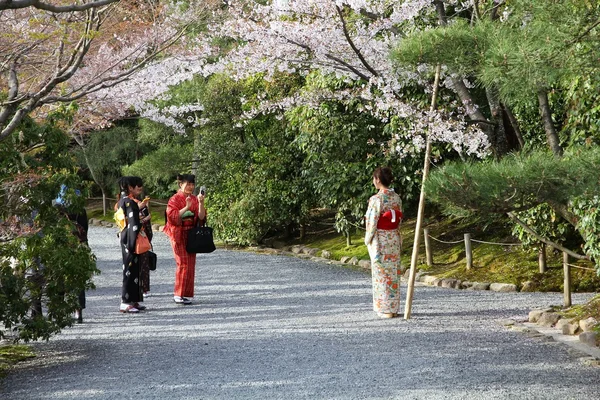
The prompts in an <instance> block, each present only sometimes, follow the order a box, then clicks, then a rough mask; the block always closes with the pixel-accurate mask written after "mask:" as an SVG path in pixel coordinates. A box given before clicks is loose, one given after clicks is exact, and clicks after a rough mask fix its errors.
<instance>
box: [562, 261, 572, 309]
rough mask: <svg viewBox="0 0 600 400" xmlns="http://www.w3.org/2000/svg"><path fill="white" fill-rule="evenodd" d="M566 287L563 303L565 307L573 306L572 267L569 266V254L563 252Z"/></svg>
mask: <svg viewBox="0 0 600 400" xmlns="http://www.w3.org/2000/svg"><path fill="white" fill-rule="evenodd" d="M563 273H564V284H563V285H564V289H563V303H564V306H565V307H571V268H569V255H568V254H567V253H564V252H563Z"/></svg>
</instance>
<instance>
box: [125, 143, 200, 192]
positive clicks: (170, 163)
mask: <svg viewBox="0 0 600 400" xmlns="http://www.w3.org/2000/svg"><path fill="white" fill-rule="evenodd" d="M193 150H194V149H193V146H192V145H189V144H188V145H179V144H175V145H165V146H162V147H160V148H158V149H157V150H155V151H153V152H150V153H148V154H146V155H145V156H143V157H142V158H140V159H139V160H137V161H135V162H134V163H132V164H130V165H129V166H125V167H124V168H123V169H122V171H121V172H122V174H123V175H135V176H139V177H141V178H142V179H143V180H144V191H145V192H146V193H151V194H152V197H156V198H167V197H169V196H170V195H171V194H172V193H173V191H174V190H176V189H177V188H176V187H175V186H174V181H175V177H176V176H177V174H178V173H180V172H181V171H188V170H189V169H190V166H191V162H190V160H191V159H192V156H193Z"/></svg>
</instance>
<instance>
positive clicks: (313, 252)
mask: <svg viewBox="0 0 600 400" xmlns="http://www.w3.org/2000/svg"><path fill="white" fill-rule="evenodd" d="M302 252H303V253H304V254H308V255H310V256H316V255H317V253H318V252H319V249H315V248H314V247H303V248H302Z"/></svg>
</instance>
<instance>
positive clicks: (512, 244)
mask: <svg viewBox="0 0 600 400" xmlns="http://www.w3.org/2000/svg"><path fill="white" fill-rule="evenodd" d="M471 242H477V243H484V244H495V245H498V246H522V245H523V243H496V242H485V241H483V240H475V239H471Z"/></svg>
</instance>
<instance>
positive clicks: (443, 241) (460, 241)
mask: <svg viewBox="0 0 600 400" xmlns="http://www.w3.org/2000/svg"><path fill="white" fill-rule="evenodd" d="M427 236H429V237H430V238H431V239H433V240H435V241H436V242H440V243H445V244H458V243H462V242H464V240H457V241H456V242H446V241H445V240H440V239H437V238H434V237H433V236H431V235H427Z"/></svg>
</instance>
